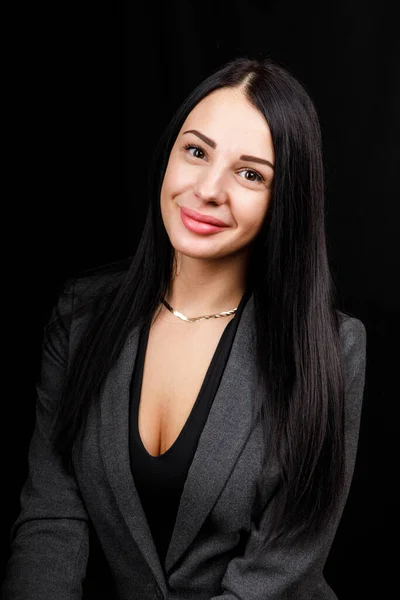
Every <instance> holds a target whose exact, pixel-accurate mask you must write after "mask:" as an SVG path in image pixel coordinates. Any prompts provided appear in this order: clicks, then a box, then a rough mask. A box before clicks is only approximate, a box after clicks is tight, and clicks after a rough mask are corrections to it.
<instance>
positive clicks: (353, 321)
mask: <svg viewBox="0 0 400 600" xmlns="http://www.w3.org/2000/svg"><path fill="white" fill-rule="evenodd" d="M338 313H339V320H340V326H339V334H340V341H341V348H342V360H343V371H344V378H345V390H346V394H347V396H354V398H355V399H356V400H357V399H358V401H359V403H361V401H362V395H363V390H364V385H365V369H366V360H367V331H366V328H365V325H364V323H363V322H362V321H361V320H360V319H357V318H356V317H352V316H350V315H348V314H345V313H343V312H340V311H338Z"/></svg>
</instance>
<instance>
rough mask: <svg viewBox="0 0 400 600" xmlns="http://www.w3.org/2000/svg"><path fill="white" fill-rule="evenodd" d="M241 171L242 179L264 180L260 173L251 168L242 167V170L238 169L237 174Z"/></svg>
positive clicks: (256, 181)
mask: <svg viewBox="0 0 400 600" xmlns="http://www.w3.org/2000/svg"><path fill="white" fill-rule="evenodd" d="M241 173H245V176H244V177H243V179H246V181H251V182H252V183H258V182H263V181H264V177H262V176H261V175H260V173H257V171H252V170H251V169H243V170H242V171H239V175H240V174H241Z"/></svg>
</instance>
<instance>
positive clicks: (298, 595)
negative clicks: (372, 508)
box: [210, 317, 366, 600]
mask: <svg viewBox="0 0 400 600" xmlns="http://www.w3.org/2000/svg"><path fill="white" fill-rule="evenodd" d="M340 335H341V343H342V349H343V352H344V368H345V402H346V407H345V452H346V474H345V487H344V493H343V495H342V498H341V501H340V509H339V511H338V513H337V516H336V517H335V519H332V522H331V524H330V526H329V527H328V528H326V529H324V530H323V531H321V533H320V534H318V535H317V536H315V538H314V539H313V540H312V542H310V541H309V542H308V543H305V542H298V543H296V544H295V545H294V544H287V545H285V544H284V543H281V544H280V545H278V544H275V545H274V546H273V547H271V548H268V545H267V546H266V547H265V548H264V549H263V551H262V552H261V551H258V550H257V545H258V543H259V541H260V540H261V539H262V533H261V532H262V531H263V530H264V531H265V529H264V527H263V524H265V523H266V522H268V516H269V515H268V507H267V508H266V509H265V510H264V513H263V514H262V517H261V519H260V521H259V522H257V523H252V526H251V531H250V533H249V538H248V540H247V543H246V548H245V552H244V554H243V556H238V557H235V558H234V559H233V560H231V561H230V562H229V564H228V567H227V569H226V571H225V574H224V577H223V580H222V584H221V589H222V590H223V594H222V595H218V596H213V597H212V598H211V599H210V600H217V599H219V598H221V599H222V598H223V599H224V600H266V599H267V598H268V600H320V599H321V600H322V599H324V600H325V599H327V598H329V599H333V598H336V596H333V595H332V590H331V589H330V588H329V587H328V586H327V584H326V582H325V581H324V579H323V577H322V576H321V574H322V570H323V568H324V565H325V562H326V559H327V557H328V554H329V551H330V548H331V545H332V542H333V540H334V537H335V534H336V530H337V527H338V525H339V521H340V519H341V516H342V513H343V509H344V506H345V503H346V500H347V497H348V492H349V489H350V484H351V480H352V477H353V472H354V465H355V460H356V452H357V445H358V437H359V427H360V419H361V408H362V401H363V394H364V384H365V366H366V330H365V327H364V325H363V323H362V322H361V321H360V320H358V319H356V318H354V317H348V318H347V319H346V320H344V321H343V322H342V324H341V329H340ZM316 575H317V576H316ZM318 575H319V576H318ZM316 582H317V584H316ZM318 586H320V587H318ZM317 587H318V589H317Z"/></svg>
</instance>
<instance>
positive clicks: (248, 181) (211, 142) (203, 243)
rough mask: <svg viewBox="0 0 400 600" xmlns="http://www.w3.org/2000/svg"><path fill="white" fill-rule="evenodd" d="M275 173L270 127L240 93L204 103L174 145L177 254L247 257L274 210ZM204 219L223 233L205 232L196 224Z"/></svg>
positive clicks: (170, 229) (172, 234) (171, 175)
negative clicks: (214, 221) (270, 210)
mask: <svg viewBox="0 0 400 600" xmlns="http://www.w3.org/2000/svg"><path fill="white" fill-rule="evenodd" d="M273 165H274V148H273V144H272V138H271V133H270V130H269V127H268V124H267V123H266V121H265V119H264V117H263V116H262V114H261V113H260V112H259V111H258V110H257V109H256V108H254V106H252V105H251V104H250V103H249V101H248V100H247V99H246V97H245V96H244V94H243V92H242V91H241V90H240V89H239V88H236V89H232V88H230V89H229V88H223V89H220V90H217V91H215V92H212V93H211V94H210V95H209V96H207V97H206V98H204V99H203V100H201V101H200V102H199V104H197V105H196V106H195V108H194V109H193V110H192V112H191V113H189V115H188V117H187V119H186V120H185V122H184V124H183V126H182V128H181V130H180V132H179V134H178V136H177V138H176V140H175V143H174V146H173V147H172V150H171V153H170V156H169V161H168V166H167V169H166V172H165V176H164V180H163V185H162V189H161V198H160V202H161V214H162V218H163V222H164V226H165V228H166V231H167V233H168V236H169V239H170V241H171V244H172V246H173V247H174V248H175V250H176V251H177V252H178V253H182V254H183V255H186V256H189V257H192V258H198V259H218V258H225V257H228V256H233V255H235V256H242V257H243V256H246V255H247V252H248V250H249V248H250V247H251V243H252V241H253V240H254V239H255V237H256V236H257V234H258V232H259V231H260V229H261V226H262V223H263V220H264V218H265V215H266V213H267V210H268V205H269V202H270V198H271V194H272V182H273V177H274V170H273ZM193 211H194V212H193ZM188 213H190V216H189V214H188ZM196 213H197V214H196ZM198 214H200V215H201V216H206V217H213V218H214V219H218V220H219V221H221V222H222V223H223V224H224V226H223V227H217V228H215V227H214V228H212V227H210V226H207V225H205V224H204V223H203V224H199V222H198V221H197V220H192V218H191V217H196V216H197V217H198Z"/></svg>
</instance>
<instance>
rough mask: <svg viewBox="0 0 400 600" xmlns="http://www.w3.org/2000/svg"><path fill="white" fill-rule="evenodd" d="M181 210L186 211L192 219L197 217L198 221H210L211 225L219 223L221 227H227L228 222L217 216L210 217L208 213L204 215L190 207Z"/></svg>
mask: <svg viewBox="0 0 400 600" xmlns="http://www.w3.org/2000/svg"><path fill="white" fill-rule="evenodd" d="M181 211H182V212H183V213H185V214H186V215H187V216H188V217H190V218H191V219H195V220H196V221H200V223H209V224H210V225H218V226H219V227H227V224H226V223H224V222H223V221H220V220H219V219H216V218H215V217H210V216H208V215H202V214H200V213H198V212H196V211H195V210H191V209H190V208H182V207H181Z"/></svg>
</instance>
